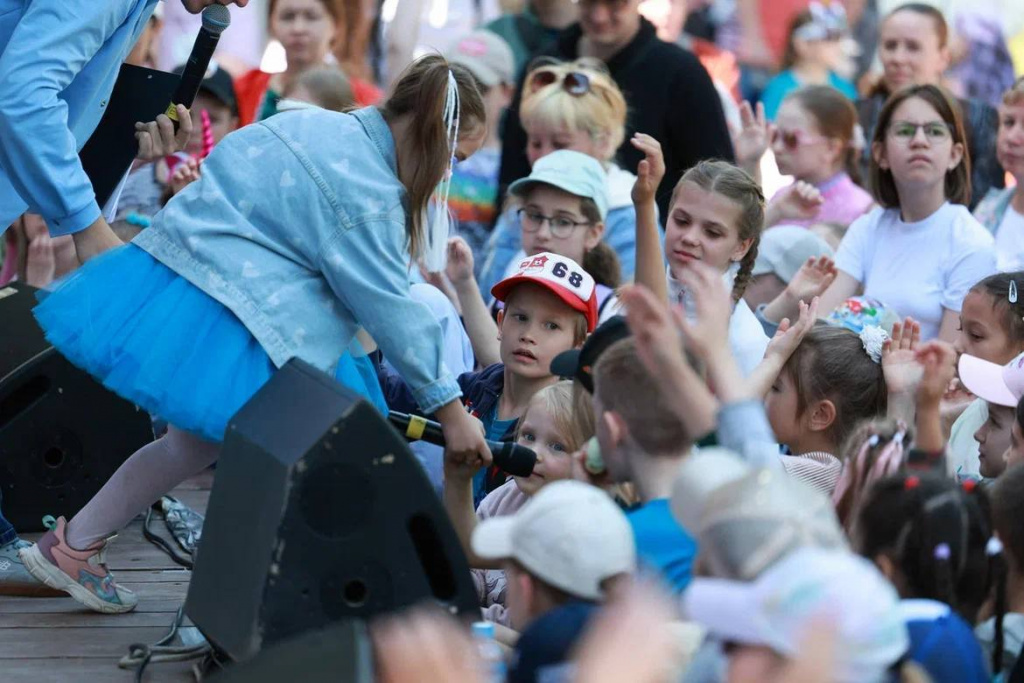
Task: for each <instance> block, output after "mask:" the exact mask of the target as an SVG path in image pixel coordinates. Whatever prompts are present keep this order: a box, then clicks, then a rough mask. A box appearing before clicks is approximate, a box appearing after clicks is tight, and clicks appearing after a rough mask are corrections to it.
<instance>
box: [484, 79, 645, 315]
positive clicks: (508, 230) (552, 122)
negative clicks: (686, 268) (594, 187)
mask: <svg viewBox="0 0 1024 683" xmlns="http://www.w3.org/2000/svg"><path fill="white" fill-rule="evenodd" d="M524 93H525V94H524V96H523V101H522V105H521V106H520V110H519V116H520V120H521V121H522V123H523V127H524V128H525V129H526V133H527V149H526V155H527V157H528V158H529V161H530V165H531V166H533V165H534V164H536V163H537V160H538V159H541V158H543V157H545V156H547V155H548V154H550V153H552V152H554V151H556V150H572V151H576V152H581V153H583V154H586V155H587V156H589V157H593V158H594V159H596V160H597V161H598V162H600V164H601V166H602V167H603V169H604V171H605V175H606V180H607V183H606V191H607V196H608V212H607V216H606V217H605V219H604V231H603V234H602V235H601V236H599V237H598V239H597V241H596V242H595V243H593V244H591V243H590V241H591V240H589V239H588V238H587V237H586V236H589V235H590V228H592V227H593V226H592V225H591V226H589V227H588V226H571V225H562V226H556V225H550V224H549V225H546V226H545V227H543V228H541V227H540V226H536V227H534V228H531V226H528V225H525V224H524V223H523V221H522V220H521V218H522V216H521V214H520V213H519V210H520V209H522V208H523V205H522V204H521V203H520V202H518V201H516V200H515V199H514V198H513V199H512V200H511V201H510V202H509V203H508V205H507V206H506V209H505V211H504V212H503V213H502V215H501V216H500V217H499V218H498V222H497V225H496V226H495V228H494V231H493V232H492V233H491V237H490V239H489V240H488V243H487V246H486V248H485V250H484V254H483V255H482V257H483V258H482V260H483V264H482V265H481V267H480V270H479V272H478V277H479V284H480V292H481V294H482V295H483V296H484V297H485V298H487V299H489V298H490V289H491V287H492V286H494V284H495V283H497V282H498V281H499V280H501V279H502V278H504V277H505V276H506V275H507V274H508V271H510V270H511V269H514V268H515V265H516V264H517V263H518V262H519V260H520V259H521V258H522V256H523V255H524V254H527V255H528V254H531V253H536V251H538V250H539V251H551V252H554V253H557V254H563V255H565V256H569V257H570V258H573V259H575V260H576V261H577V262H578V263H581V264H582V265H583V267H584V269H586V271H587V272H588V273H590V274H591V275H592V276H593V277H594V279H595V280H596V281H597V282H598V284H601V285H604V286H606V287H609V288H614V287H616V286H618V285H619V280H620V277H621V279H625V280H631V279H632V278H633V263H634V260H635V254H636V212H635V211H634V209H633V203H632V201H631V199H630V191H631V190H632V187H633V183H634V182H635V181H636V176H634V175H633V174H632V173H630V172H629V171H626V170H623V169H622V168H620V167H619V166H617V165H616V164H615V163H614V162H613V161H612V159H614V157H615V151H616V150H617V149H618V148H619V145H620V144H622V140H623V138H624V137H625V134H626V132H625V131H626V100H625V98H624V97H623V95H622V92H621V91H620V90H619V88H618V86H617V85H615V82H614V81H613V80H612V79H611V77H610V76H609V75H608V73H607V72H606V71H605V69H604V67H603V66H602V65H601V64H600V63H598V62H595V61H593V60H586V59H583V60H578V61H576V62H571V63H561V62H553V61H551V62H547V63H544V62H542V63H540V64H539V65H537V63H535V64H534V66H533V69H532V71H531V72H530V74H529V76H527V78H526V85H525V86H524ZM538 239H543V241H544V247H545V249H537V248H535V247H536V246H537V245H536V242H537V240H538ZM620 266H621V270H620ZM602 303H603V302H602Z"/></svg>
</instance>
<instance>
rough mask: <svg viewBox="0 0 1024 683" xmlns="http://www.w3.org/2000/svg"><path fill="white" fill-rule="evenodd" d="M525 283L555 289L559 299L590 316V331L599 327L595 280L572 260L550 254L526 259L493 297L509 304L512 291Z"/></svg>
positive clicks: (492, 290) (588, 329)
mask: <svg viewBox="0 0 1024 683" xmlns="http://www.w3.org/2000/svg"><path fill="white" fill-rule="evenodd" d="M524 282H532V283H533V284H536V285H540V286H542V287H546V288H547V289H549V290H551V291H552V292H553V293H554V294H555V295H556V296H558V298H559V299H561V300H562V301H564V302H565V303H567V304H568V305H569V306H571V307H572V308H573V309H574V310H577V311H579V312H580V313H582V314H583V315H585V316H586V317H587V332H593V331H594V328H595V327H596V326H597V291H596V287H595V284H594V278H592V277H591V276H590V273H588V272H587V271H585V270H583V268H581V267H580V265H579V264H578V263H576V262H575V261H573V260H572V259H571V258H569V257H567V256H559V255H558V254H552V253H551V252H549V251H545V252H541V253H539V254H537V255H536V256H526V257H524V258H523V260H522V261H520V262H519V266H518V268H516V272H515V274H513V275H510V276H509V277H507V278H505V279H504V280H502V281H501V282H499V283H498V284H496V285H494V287H493V288H492V289H491V294H492V295H493V296H494V298H495V299H497V300H498V301H505V298H506V297H507V296H508V293H509V292H510V291H512V288H513V287H515V286H516V285H519V284H522V283H524Z"/></svg>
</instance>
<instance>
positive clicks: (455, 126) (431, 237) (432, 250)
mask: <svg viewBox="0 0 1024 683" xmlns="http://www.w3.org/2000/svg"><path fill="white" fill-rule="evenodd" d="M459 109H460V106H459V84H458V83H457V82H456V81H455V74H453V73H452V72H451V70H449V71H448V92H447V95H446V96H445V101H444V114H443V115H444V125H445V130H446V131H447V133H448V168H447V169H446V170H445V174H444V177H443V178H442V179H441V183H440V184H439V185H438V186H437V189H436V190H435V191H434V201H433V202H431V204H432V205H433V206H432V208H433V211H434V213H433V215H432V216H430V217H429V218H430V220H429V221H428V224H427V225H428V227H427V245H426V249H425V250H424V253H423V265H424V266H425V267H426V269H427V271H429V272H431V273H438V272H441V271H442V270H444V267H445V264H446V263H447V260H448V237H449V236H450V234H451V223H452V218H451V214H450V213H449V209H448V192H449V191H450V190H451V184H452V167H453V165H454V163H455V148H456V147H457V146H458V144H459Z"/></svg>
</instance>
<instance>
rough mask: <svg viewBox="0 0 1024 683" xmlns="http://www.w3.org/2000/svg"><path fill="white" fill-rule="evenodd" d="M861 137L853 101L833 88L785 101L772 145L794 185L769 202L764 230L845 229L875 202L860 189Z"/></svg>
mask: <svg viewBox="0 0 1024 683" xmlns="http://www.w3.org/2000/svg"><path fill="white" fill-rule="evenodd" d="M863 135H864V134H863V131H861V130H860V127H859V125H858V124H857V110H856V109H855V108H854V106H853V103H852V102H850V100H849V99H847V98H846V97H845V96H844V95H843V94H842V93H841V92H839V91H838V90H836V89H835V88H832V87H831V86H827V85H811V86H808V87H806V88H801V89H800V90H797V91H795V92H793V93H791V94H790V95H789V96H788V97H786V99H785V100H784V101H783V103H782V106H781V107H780V108H779V112H778V116H777V118H776V120H775V126H774V127H773V128H772V132H771V146H772V152H773V153H774V154H775V163H776V164H778V167H779V171H780V172H781V173H783V174H785V175H791V176H793V178H794V179H795V182H794V183H793V184H792V185H790V186H789V187H785V188H783V189H781V190H779V192H777V193H776V194H775V196H774V197H773V198H772V200H771V202H769V204H768V208H767V209H766V211H765V226H766V227H771V226H773V225H778V224H781V223H784V224H786V225H801V226H804V227H810V226H812V225H815V224H818V223H838V224H839V225H842V226H843V228H844V229H845V228H846V227H847V226H849V225H850V224H851V223H853V221H855V220H856V219H857V218H859V217H860V216H862V215H864V214H865V213H866V212H867V211H868V209H870V208H871V207H872V205H873V204H874V199H872V197H871V195H870V194H868V193H867V192H866V191H865V190H864V189H863V188H862V187H860V182H861V178H860V168H859V161H858V160H859V156H860V148H861V147H863V145H864V141H863ZM808 186H810V187H808ZM811 188H813V189H811ZM808 190H810V192H808Z"/></svg>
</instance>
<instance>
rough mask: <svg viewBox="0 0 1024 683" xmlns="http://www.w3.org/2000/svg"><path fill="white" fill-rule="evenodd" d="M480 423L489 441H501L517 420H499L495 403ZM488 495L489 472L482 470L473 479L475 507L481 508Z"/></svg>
mask: <svg viewBox="0 0 1024 683" xmlns="http://www.w3.org/2000/svg"><path fill="white" fill-rule="evenodd" d="M480 422H481V423H483V425H484V434H485V436H486V438H487V440H488V441H501V440H502V439H503V438H504V437H505V435H506V434H507V433H508V430H510V429H512V425H514V424H515V423H516V420H515V418H513V419H511V420H499V419H498V403H497V401H496V402H495V403H494V408H492V409H491V410H489V411H487V414H486V415H484V416H483V417H481V418H480ZM486 495H487V470H486V469H482V470H480V471H479V472H477V473H476V476H474V477H473V506H474V507H479V506H480V502H481V501H482V500H483V499H484V497H485V496H486Z"/></svg>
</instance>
